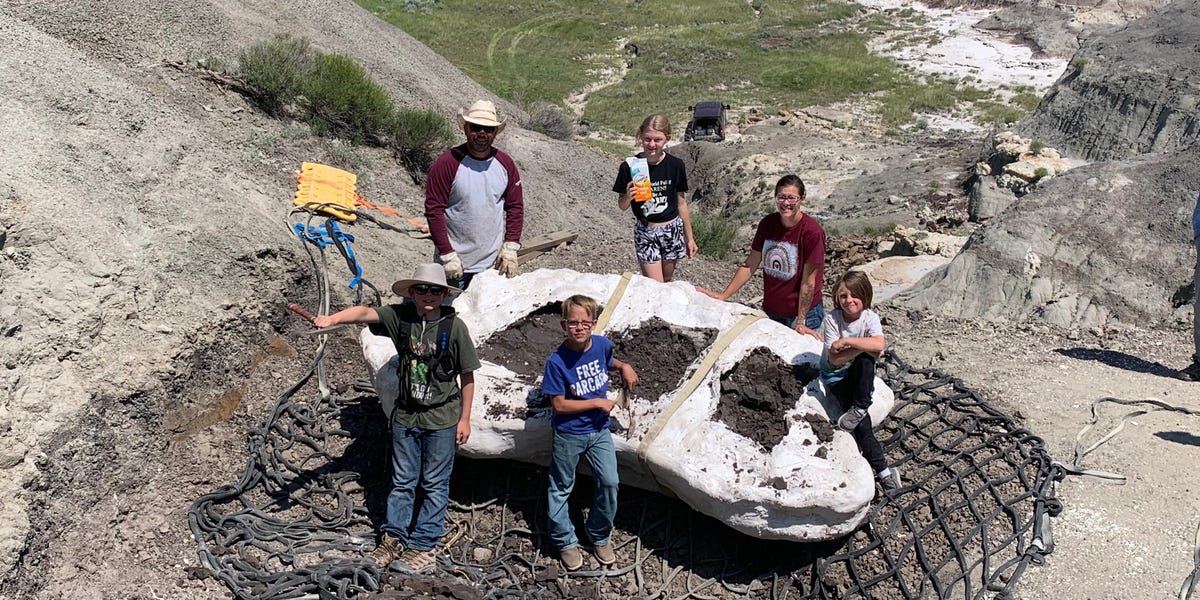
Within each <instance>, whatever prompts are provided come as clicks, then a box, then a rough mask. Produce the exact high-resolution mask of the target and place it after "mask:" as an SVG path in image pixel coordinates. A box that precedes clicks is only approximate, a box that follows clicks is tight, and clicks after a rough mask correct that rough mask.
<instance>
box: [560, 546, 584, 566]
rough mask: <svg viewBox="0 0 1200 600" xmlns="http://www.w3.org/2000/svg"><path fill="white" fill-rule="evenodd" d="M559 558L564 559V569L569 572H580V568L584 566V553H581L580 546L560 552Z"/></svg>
mask: <svg viewBox="0 0 1200 600" xmlns="http://www.w3.org/2000/svg"><path fill="white" fill-rule="evenodd" d="M558 557H559V558H560V559H562V564H563V567H565V568H566V569H567V570H568V571H578V570H579V567H582V566H583V552H580V551H579V546H573V547H571V548H567V549H566V550H563V551H562V552H559V553H558Z"/></svg>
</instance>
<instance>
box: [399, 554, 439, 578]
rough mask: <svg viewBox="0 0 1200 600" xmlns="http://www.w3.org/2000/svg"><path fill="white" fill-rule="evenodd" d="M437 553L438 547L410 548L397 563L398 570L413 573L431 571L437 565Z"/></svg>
mask: <svg viewBox="0 0 1200 600" xmlns="http://www.w3.org/2000/svg"><path fill="white" fill-rule="evenodd" d="M437 555H438V551H437V549H436V548H434V549H432V550H417V549H415V548H409V549H408V550H405V551H404V553H403V554H401V555H400V560H399V561H398V562H397V563H396V570H398V571H401V572H404V573H413V574H422V573H430V572H432V571H433V569H434V567H436V566H437Z"/></svg>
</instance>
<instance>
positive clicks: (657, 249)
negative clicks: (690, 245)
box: [633, 217, 687, 265]
mask: <svg viewBox="0 0 1200 600" xmlns="http://www.w3.org/2000/svg"><path fill="white" fill-rule="evenodd" d="M633 247H634V250H635V251H636V253H637V259H638V263H640V264H643V265H648V264H654V263H658V262H662V261H664V260H679V259H681V258H683V257H685V256H687V244H686V242H685V241H684V237H683V219H681V218H679V217H675V220H674V221H671V222H670V223H668V224H666V225H661V226H658V227H653V226H650V225H642V224H641V223H637V224H635V225H634V226H633Z"/></svg>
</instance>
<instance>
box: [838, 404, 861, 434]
mask: <svg viewBox="0 0 1200 600" xmlns="http://www.w3.org/2000/svg"><path fill="white" fill-rule="evenodd" d="M866 416H867V409H865V408H859V407H857V406H851V407H850V410H847V411H846V413H845V414H843V415H842V416H841V417H840V418H839V419H838V427H840V428H841V429H843V430H845V431H854V428H856V427H858V424H859V423H862V420H863V419H864V418H866Z"/></svg>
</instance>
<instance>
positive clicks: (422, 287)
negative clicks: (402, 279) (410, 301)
mask: <svg viewBox="0 0 1200 600" xmlns="http://www.w3.org/2000/svg"><path fill="white" fill-rule="evenodd" d="M412 290H413V291H414V292H416V293H418V294H444V293H446V288H444V287H442V286H440V285H428V284H424V283H421V284H418V285H414V286H412Z"/></svg>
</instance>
